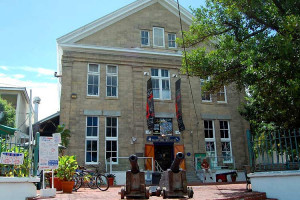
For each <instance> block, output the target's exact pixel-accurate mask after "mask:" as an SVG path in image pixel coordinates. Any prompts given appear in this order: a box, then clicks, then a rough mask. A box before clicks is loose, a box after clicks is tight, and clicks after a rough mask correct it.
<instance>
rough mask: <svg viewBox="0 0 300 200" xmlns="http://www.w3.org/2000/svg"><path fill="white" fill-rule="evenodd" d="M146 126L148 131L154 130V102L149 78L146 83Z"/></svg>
mask: <svg viewBox="0 0 300 200" xmlns="http://www.w3.org/2000/svg"><path fill="white" fill-rule="evenodd" d="M146 117H147V126H148V129H149V130H150V131H153V128H154V118H155V112H154V101H153V90H152V81H151V78H150V79H149V80H148V81H147V107H146Z"/></svg>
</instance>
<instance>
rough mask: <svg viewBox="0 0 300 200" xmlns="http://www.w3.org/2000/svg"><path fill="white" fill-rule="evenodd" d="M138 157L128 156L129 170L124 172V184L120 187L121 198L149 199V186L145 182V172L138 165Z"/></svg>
mask: <svg viewBox="0 0 300 200" xmlns="http://www.w3.org/2000/svg"><path fill="white" fill-rule="evenodd" d="M137 161H138V157H137V156H136V155H134V154H132V155H131V156H129V162H130V165H131V167H130V170H128V171H127V172H126V185H125V187H122V188H121V193H120V194H121V199H124V198H125V197H127V198H144V199H149V196H150V193H149V188H147V187H146V184H145V172H141V171H140V169H139V165H138V162H137Z"/></svg>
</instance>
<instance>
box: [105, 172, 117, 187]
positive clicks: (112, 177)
mask: <svg viewBox="0 0 300 200" xmlns="http://www.w3.org/2000/svg"><path fill="white" fill-rule="evenodd" d="M106 177H107V179H108V185H109V186H113V185H114V180H115V177H116V175H114V174H107V175H106Z"/></svg>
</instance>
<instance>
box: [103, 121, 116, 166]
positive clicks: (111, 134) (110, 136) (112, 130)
mask: <svg viewBox="0 0 300 200" xmlns="http://www.w3.org/2000/svg"><path fill="white" fill-rule="evenodd" d="M105 130H106V133H105V159H109V158H110V157H118V118H117V117H106V126H105ZM112 162H113V163H117V162H118V159H117V158H112Z"/></svg>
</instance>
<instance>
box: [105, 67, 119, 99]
mask: <svg viewBox="0 0 300 200" xmlns="http://www.w3.org/2000/svg"><path fill="white" fill-rule="evenodd" d="M106 96H108V97H117V96H118V67H117V66H113V65H107V67H106Z"/></svg>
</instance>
